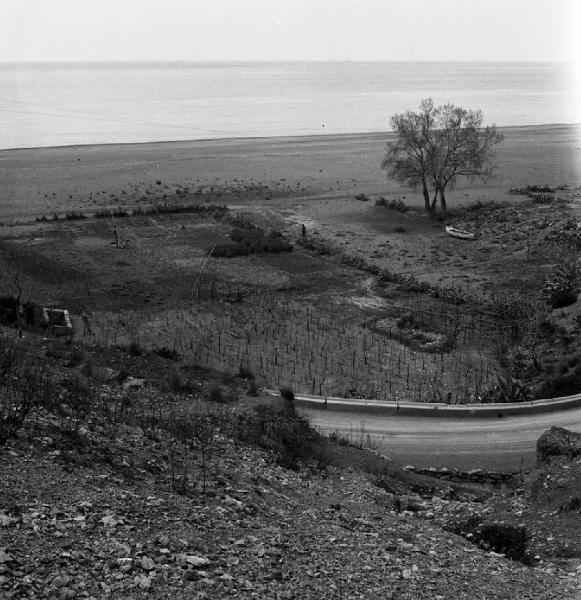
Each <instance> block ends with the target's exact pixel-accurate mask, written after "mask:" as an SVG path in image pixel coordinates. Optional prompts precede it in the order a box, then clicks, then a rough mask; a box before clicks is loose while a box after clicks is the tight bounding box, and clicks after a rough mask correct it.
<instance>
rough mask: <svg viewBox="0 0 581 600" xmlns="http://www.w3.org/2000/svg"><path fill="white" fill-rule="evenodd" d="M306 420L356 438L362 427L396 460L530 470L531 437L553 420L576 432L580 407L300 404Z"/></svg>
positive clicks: (580, 419) (532, 459) (533, 439)
mask: <svg viewBox="0 0 581 600" xmlns="http://www.w3.org/2000/svg"><path fill="white" fill-rule="evenodd" d="M300 410H301V411H302V412H304V413H305V414H306V415H307V416H308V417H309V419H310V422H311V424H312V425H313V426H314V427H315V428H316V429H319V430H321V431H323V432H325V433H332V432H334V431H336V432H338V433H339V434H340V435H342V436H343V437H346V438H348V439H350V441H352V442H358V441H359V440H360V438H361V431H362V428H363V432H364V433H363V438H364V444H365V445H368V444H367V436H368V435H369V436H370V438H371V442H372V446H373V447H376V448H377V450H378V452H380V453H381V454H385V455H387V456H389V457H390V458H391V459H392V460H393V462H394V463H396V464H399V465H405V464H412V465H415V466H425V467H428V466H434V467H448V468H459V469H464V470H466V469H479V468H481V469H488V470H499V471H500V470H503V471H518V470H519V469H520V468H521V466H522V468H523V469H524V470H530V469H531V468H532V467H534V464H535V454H536V441H537V439H538V438H539V437H540V436H541V434H542V433H543V432H544V431H545V430H546V429H549V428H550V427H552V426H553V425H557V426H560V427H566V428H567V429H571V430H573V431H579V432H581V408H575V409H570V410H564V411H560V412H550V413H546V414H536V415H523V416H518V417H501V418H472V419H457V418H456V419H446V418H443V417H438V418H434V417H407V416H381V415H372V414H371V415H370V414H369V413H367V414H365V413H362V412H338V411H332V410H322V409H317V408H311V407H309V408H306V407H304V408H301V409H300Z"/></svg>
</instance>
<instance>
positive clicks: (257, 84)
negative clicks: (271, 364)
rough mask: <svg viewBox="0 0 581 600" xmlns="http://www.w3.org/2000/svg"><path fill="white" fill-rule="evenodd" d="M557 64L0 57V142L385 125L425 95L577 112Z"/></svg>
mask: <svg viewBox="0 0 581 600" xmlns="http://www.w3.org/2000/svg"><path fill="white" fill-rule="evenodd" d="M571 70H572V68H571V66H568V65H566V64H561V63H524V62H523V63H491V62H486V63H485V62H480V63H473V62H463V63H462V62H457V63H433V62H306V63H305V62H272V63H264V62H256V63H250V62H249V63H246V62H240V63H201V62H194V63H51V64H48V63H47V64H10V63H4V64H2V63H0V148H15V147H35V146H60V145H71V144H94V143H120V142H145V141H165V140H191V139H207V138H227V137H246V136H275V135H276V136H278V135H313V134H333V133H359V132H373V131H386V130H388V129H389V117H390V115H392V114H393V113H395V112H401V111H403V110H405V109H407V108H411V109H414V108H417V106H418V103H419V101H420V99H421V98H425V97H428V96H431V97H432V98H434V100H435V102H436V103H437V104H440V103H444V102H452V103H454V104H458V105H460V106H463V107H466V108H480V109H482V110H483V111H484V115H485V120H486V122H488V123H496V124H497V125H499V126H508V125H536V124H553V123H574V122H578V120H579V118H578V117H579V113H578V112H577V110H578V109H577V102H576V98H575V95H574V86H573V83H572V81H573V77H572V72H571Z"/></svg>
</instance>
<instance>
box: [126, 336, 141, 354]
mask: <svg viewBox="0 0 581 600" xmlns="http://www.w3.org/2000/svg"><path fill="white" fill-rule="evenodd" d="M127 353H128V354H129V355H130V356H141V346H140V344H139V342H138V341H137V340H131V341H130V342H129V344H127Z"/></svg>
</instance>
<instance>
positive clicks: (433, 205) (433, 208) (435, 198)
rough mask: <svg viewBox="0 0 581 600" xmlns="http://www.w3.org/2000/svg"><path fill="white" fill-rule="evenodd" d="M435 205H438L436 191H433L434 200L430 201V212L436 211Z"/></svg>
mask: <svg viewBox="0 0 581 600" xmlns="http://www.w3.org/2000/svg"><path fill="white" fill-rule="evenodd" d="M436 204H438V189H437V188H436V190H435V191H434V199H433V200H432V206H431V207H430V208H431V211H432V212H434V211H435V210H436Z"/></svg>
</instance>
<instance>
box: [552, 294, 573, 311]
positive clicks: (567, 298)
mask: <svg viewBox="0 0 581 600" xmlns="http://www.w3.org/2000/svg"><path fill="white" fill-rule="evenodd" d="M575 302H577V292H574V291H572V290H557V291H555V292H553V293H552V294H551V296H550V297H549V303H550V305H551V308H565V307H566V306H571V304H575Z"/></svg>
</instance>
